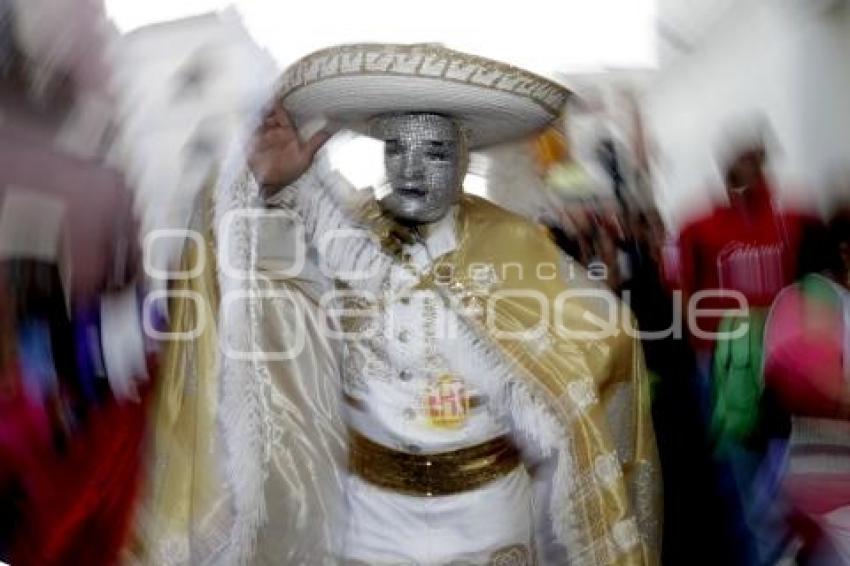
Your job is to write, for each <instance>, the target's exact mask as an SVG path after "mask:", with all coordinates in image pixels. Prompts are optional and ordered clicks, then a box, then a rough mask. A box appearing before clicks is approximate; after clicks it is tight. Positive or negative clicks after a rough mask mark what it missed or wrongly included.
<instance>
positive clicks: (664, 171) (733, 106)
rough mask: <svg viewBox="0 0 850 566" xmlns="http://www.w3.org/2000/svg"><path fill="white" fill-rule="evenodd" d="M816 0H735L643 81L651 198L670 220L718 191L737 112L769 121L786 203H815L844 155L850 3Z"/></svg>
mask: <svg viewBox="0 0 850 566" xmlns="http://www.w3.org/2000/svg"><path fill="white" fill-rule="evenodd" d="M816 4H819V5H820V6H822V5H823V4H824V2H811V1H805V0H742V1H740V2H738V3H736V4H735V6H734V7H733V8H732V9H730V10H728V11H727V12H726V13H725V14H724V16H723V17H722V18H720V19H719V21H717V22H716V23H715V24H714V25H713V26H712V27H711V29H709V30H708V31H707V33H705V34H703V36H702V38H701V39H700V41H699V42H698V43H697V44H696V46H695V49H694V51H693V52H691V53H689V54H687V55H685V56H682V57H680V58H678V59H677V60H676V61H674V62H673V63H672V64H670V65H669V66H668V67H666V68H663V69H662V71H661V72H660V73H659V76H658V79H657V80H656V81H655V83H654V84H652V86H651V87H650V88H649V89H648V91H647V93H646V96H645V109H646V116H647V124H648V130H649V133H650V135H651V136H652V137H653V138H654V142H655V144H656V150H657V151H656V161H657V163H656V165H657V167H656V173H657V178H658V187H657V190H658V197H659V202H660V203H662V206H663V207H664V208H665V209H666V210H665V212H666V213H667V214H668V215H669V217H670V218H671V219H672V221H673V223H674V224H675V223H679V222H681V221H683V220H684V219H685V218H687V217H688V216H690V215H691V214H693V213H694V212H696V211H697V210H698V209H700V208H702V207H704V206H707V205H708V204H709V203H710V202H711V201H713V200H717V199H722V198H723V196H722V195H723V191H722V184H721V180H720V176H719V173H718V169H717V167H716V162H715V156H716V153H717V150H718V149H719V148H721V147H722V139H723V133H724V132H726V131H728V129H729V127H730V125H731V124H732V123H734V121H735V120H737V119H741V118H746V117H749V116H752V115H754V114H757V113H760V114H762V115H763V116H764V117H766V118H767V120H768V121H769V122H770V125H771V127H772V128H773V130H774V134H775V136H776V141H777V142H778V144H779V147H780V148H781V151H780V153H779V154H778V155H777V156H776V159H775V161H774V173H775V176H776V177H777V179H778V180H779V181H780V184H781V189H780V193H781V196H782V198H783V199H784V200H785V201H793V202H796V203H799V202H801V201H806V200H812V199H811V198H810V197H811V195H810V194H809V191H810V190H813V191H816V192H817V191H821V192H820V193H818V194H817V195H816V198H815V199H814V200H815V201H818V204H820V201H822V200H823V193H822V191H823V189H824V182H825V179H826V175H827V174H828V171H829V170H830V169H832V168H834V164H835V163H837V162H841V161H845V162H848V163H850V159H848V158H850V143H848V142H850V129H848V125H850V65H849V64H848V61H850V15H848V12H850V9H848V7H847V6H846V0H838V2H837V7H836V6H833V7H832V8H830V9H821V8H820V6H818V7H816V6H815V5H816ZM661 17H662V18H663V14H662V15H661Z"/></svg>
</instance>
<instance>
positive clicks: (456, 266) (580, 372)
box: [423, 196, 661, 565]
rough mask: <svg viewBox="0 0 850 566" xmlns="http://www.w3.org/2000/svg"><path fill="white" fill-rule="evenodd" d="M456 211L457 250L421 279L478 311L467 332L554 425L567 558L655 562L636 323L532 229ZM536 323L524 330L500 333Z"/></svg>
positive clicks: (497, 212) (653, 478)
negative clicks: (559, 438)
mask: <svg viewBox="0 0 850 566" xmlns="http://www.w3.org/2000/svg"><path fill="white" fill-rule="evenodd" d="M458 219H459V227H458V232H459V244H458V247H457V248H456V249H455V251H453V252H450V253H449V254H446V255H444V256H442V258H440V259H437V262H436V266H435V267H434V269H433V270H432V272H431V274H430V277H428V278H426V280H424V282H423V286H426V287H427V286H428V285H434V286H441V287H442V292H443V294H444V296H445V295H447V296H449V297H452V298H453V299H459V300H460V304H461V305H462V308H463V309H464V310H467V312H468V313H470V312H471V313H476V312H477V313H478V314H477V315H475V314H473V315H472V316H469V317H467V318H468V320H471V321H472V322H473V325H474V326H475V327H477V330H478V332H477V333H478V335H479V336H483V337H487V338H489V340H490V341H492V343H494V344H498V346H499V350H501V352H502V353H503V354H504V357H505V358H507V359H508V360H510V361H512V362H513V363H514V365H515V366H516V367H517V368H518V369H519V373H520V374H521V375H522V376H523V378H524V379H523V381H524V383H525V385H526V386H527V389H528V391H529V393H530V394H531V395H532V397H533V398H534V399H535V401H536V402H538V403H542V406H543V407H545V409H546V411H547V412H548V413H549V414H550V415H552V416H554V417H555V418H556V419H557V422H558V423H560V425H559V426H560V429H561V430H562V431H563V432H564V438H565V443H564V446H565V450H566V451H568V454H565V456H566V458H567V459H566V462H567V463H568V464H567V465H568V469H569V472H570V473H569V477H568V478H566V483H567V485H566V486H564V485H561V486H560V487H559V486H556V489H560V493H554V494H553V501H554V502H555V503H554V504H555V505H563V507H564V508H563V509H553V510H552V514H553V515H554V516H555V517H553V520H555V521H556V522H557V521H559V520H560V521H561V525H560V528H561V530H562V532H565V533H567V535H566V536H565V537H562V538H566V539H567V541H566V544H565V546H566V551H567V553H568V557H567V558H568V560H567V561H566V562H567V563H570V564H594V565H597V564H655V563H657V556H658V549H659V542H660V541H659V540H658V536H659V535H658V533H659V532H660V529H659V522H660V515H659V513H660V509H661V506H660V481H659V479H660V478H659V467H658V462H657V454H656V449H655V439H654V433H653V430H652V424H651V417H650V407H649V394H648V382H647V378H646V370H645V366H644V361H643V354H642V350H641V348H640V345H639V343H638V342H637V339H636V338H635V337H633V336H630V335H628V334H627V333H626V332H625V330H626V329H627V328H630V327H631V328H632V329H635V327H634V324H633V321H632V318H631V315H630V313H628V310H627V309H626V308H625V307H624V306H623V305H622V304H621V303H620V302H619V301H617V300H616V299H615V298H613V296H612V295H611V294H610V293H608V292H605V291H601V290H593V289H590V288H588V287H580V286H573V285H570V284H568V283H566V282H565V279H567V278H569V277H568V276H569V274H567V273H564V272H563V266H562V261H561V256H560V254H559V252H558V250H557V248H556V247H555V246H554V245H553V244H552V242H551V241H550V239H549V237H548V235H547V234H546V233H545V231H544V229H543V228H542V227H540V226H537V225H535V224H532V223H530V222H528V221H527V220H525V219H523V218H521V217H519V216H516V215H514V214H512V213H510V212H507V211H505V210H503V209H501V208H498V207H496V206H494V205H492V204H490V203H488V202H486V201H484V200H481V199H478V198H475V197H471V196H465V197H464V199H463V201H462V202H461V206H460V210H459V216H458ZM606 305H607V306H608V307H610V308H608V309H606V308H604V307H605V306H606ZM476 309H477V310H476ZM606 310H607V311H608V312H607V313H606ZM606 319H608V320H609V321H611V322H610V323H606V322H604V321H605V320H606ZM541 321H543V324H542V325H541V326H540V330H541V331H540V332H538V333H535V334H534V335H528V336H525V337H524V338H523V339H517V338H514V337H511V336H506V335H505V333H514V335H517V334H519V333H523V332H524V331H526V330H527V329H532V328H535V327H536V326H537V325H538V324H539V323H540V322H541ZM606 331H607V332H606ZM618 464H619V465H618ZM558 502H560V503H558ZM558 515H560V519H559V518H558ZM557 528H558V527H557V526H556V529H557Z"/></svg>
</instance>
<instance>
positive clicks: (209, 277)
mask: <svg viewBox="0 0 850 566" xmlns="http://www.w3.org/2000/svg"><path fill="white" fill-rule="evenodd" d="M211 193H212V186H211V185H210V186H209V187H207V189H206V190H204V191H203V193H202V195H201V198H200V199H199V203H200V206H199V207H198V208H197V209H196V211H195V212H196V214H195V217H194V218H193V221H192V226H191V227H190V228H191V229H192V230H194V231H195V232H196V233H197V234H199V235H200V236H201V237H202V239H199V240H196V239H188V240H187V241H186V245H185V246H184V250H183V254H182V257H181V261H180V270H181V271H182V272H183V273H187V274H188V273H191V274H193V276H192V277H190V278H186V279H177V280H174V281H171V282H170V283H171V284H170V286H169V292H170V294H171V297H172V299H171V300H170V301H169V327H168V332H170V333H173V334H174V335H175V336H182V338H181V339H173V340H167V341H166V342H165V343H164V344H165V346H164V350H163V353H162V355H161V361H162V363H161V366H160V373H159V376H158V381H157V389H156V393H155V402H154V409H153V411H152V414H151V422H150V424H149V432H148V442H147V447H146V450H147V454H146V456H147V470H146V482H145V486H144V492H143V500H142V505H141V509H140V510H139V513H138V518H137V521H136V528H135V532H134V535H133V538H132V540H131V541H130V544H129V546H128V548H127V549H126V557H125V558H126V561H127V562H128V563H131V564H157V565H161V564H187V563H190V562H191V561H192V559H191V553H190V547H191V546H198V541H199V540H200V539H203V538H204V534H203V533H202V531H203V530H204V528H206V529H208V530H214V526H215V522H214V520H213V516H214V515H215V509H216V508H217V505H219V504H220V503H221V501H220V500H221V497H222V490H221V487H220V486H221V481H220V479H219V478H218V476H217V473H216V472H217V468H216V465H215V455H216V454H217V453H218V450H219V449H220V447H218V446H217V444H216V441H217V436H216V434H215V422H216V408H217V404H218V403H217V399H218V332H217V325H216V312H217V308H218V285H217V281H216V261H215V251H214V250H215V246H214V239H213V234H212V229H211V227H212V204H211ZM199 242H202V243H201V245H198V243H199ZM196 267H202V269H196ZM192 297H194V299H193V298H192ZM193 333H195V334H196V335H193ZM204 525H206V527H204Z"/></svg>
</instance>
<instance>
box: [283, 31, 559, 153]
mask: <svg viewBox="0 0 850 566" xmlns="http://www.w3.org/2000/svg"><path fill="white" fill-rule="evenodd" d="M278 93H279V94H278V100H279V102H281V103H282V104H283V106H284V107H285V108H286V109H287V111H289V113H290V114H291V115H292V117H293V119H294V120H295V123H296V125H298V126H303V125H305V124H307V123H309V122H311V121H314V120H324V121H327V122H329V123H331V124H334V125H336V126H338V127H348V128H351V129H354V130H359V131H365V125H366V123H367V122H368V121H369V120H370V119H371V118H373V117H375V116H378V115H381V114H388V113H404V112H434V113H438V114H443V115H446V116H450V117H452V118H453V119H454V120H456V121H457V122H458V123H459V124H460V125H461V126H462V127H463V128H464V129H465V130H466V133H467V136H468V142H469V145H470V148H472V149H476V148H481V147H486V146H490V145H494V144H497V143H502V142H508V141H513V140H517V139H521V138H523V137H526V136H529V135H531V134H533V133H534V132H536V131H537V130H540V129H541V128H543V127H545V126H547V125H548V124H550V123H551V122H552V121H553V120H555V119H556V118H558V116H560V115H561V112H562V111H563V108H564V105H565V104H566V101H567V98H568V97H569V91H568V90H567V89H566V88H564V87H563V86H561V85H559V84H557V83H554V82H552V81H550V80H548V79H545V78H543V77H540V76H538V75H535V74H534V73H530V72H528V71H525V70H523V69H519V68H517V67H513V66H510V65H506V64H504V63H499V62H497V61H493V60H490V59H485V58H483V57H477V56H475V55H469V54H466V53H460V52H458V51H454V50H452V49H448V48H446V47H443V46H440V45H432V44H417V45H383V44H356V45H341V46H337V47H331V48H328V49H323V50H321V51H317V52H315V53H312V54H311V55H308V56H306V57H304V58H302V59H300V60H299V61H297V62H296V63H294V64H293V65H292V66H290V67H289V68H288V69H287V70H286V71H285V72H284V73H283V76H282V77H281V81H280V85H279V91H278Z"/></svg>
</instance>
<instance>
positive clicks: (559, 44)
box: [106, 0, 656, 75]
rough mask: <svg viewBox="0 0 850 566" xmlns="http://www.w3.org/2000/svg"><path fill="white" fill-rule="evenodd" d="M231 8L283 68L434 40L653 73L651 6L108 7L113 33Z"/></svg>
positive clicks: (237, 3) (532, 0) (384, 1)
mask: <svg viewBox="0 0 850 566" xmlns="http://www.w3.org/2000/svg"><path fill="white" fill-rule="evenodd" d="M228 6H234V7H235V8H236V9H237V10H238V11H239V13H240V14H241V15H242V18H243V20H244V22H245V25H246V27H247V28H248V30H249V31H250V33H251V34H252V35H253V36H254V38H255V39H256V40H257V42H258V43H259V44H260V45H261V46H263V47H265V48H266V49H268V50H269V51H270V52H271V53H272V55H274V56H275V57H276V58H277V59H278V61H279V63H280V64H281V65H282V66H285V65H286V64H288V63H290V62H291V61H293V60H294V59H296V58H297V57H299V56H301V55H304V54H306V53H308V52H310V51H313V50H315V49H320V48H322V47H327V46H330V45H334V44H338V43H348V42H355V41H364V42H366V41H368V42H404V43H415V42H426V41H427V42H441V43H445V44H447V45H449V46H451V47H454V48H457V49H461V50H465V51H470V52H473V53H476V54H479V55H484V56H487V57H491V58H495V59H501V60H503V61H506V62H509V63H513V64H515V65H521V66H524V67H527V68H529V69H532V70H535V71H537V72H539V73H543V74H545V75H551V74H552V73H553V72H555V71H561V72H575V71H592V70H600V69H602V68H604V67H653V66H655V60H656V56H655V0H519V1H516V2H510V3H508V2H494V1H492V0H491V1H490V2H485V1H484V0H424V1H421V2H410V1H406V2H402V1H400V0H355V1H351V0H348V1H346V0H230V1H227V0H144V1H140V0H106V7H107V12H108V13H109V15H110V16H111V17H112V18H113V20H114V21H115V23H116V25H117V26H118V28H119V29H120V30H122V31H129V30H132V29H135V28H138V27H140V26H143V25H147V24H151V23H155V22H161V21H166V20H170V19H176V18H181V17H186V16H191V15H194V14H200V13H204V12H209V11H214V10H220V9H224V8H226V7H228Z"/></svg>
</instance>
